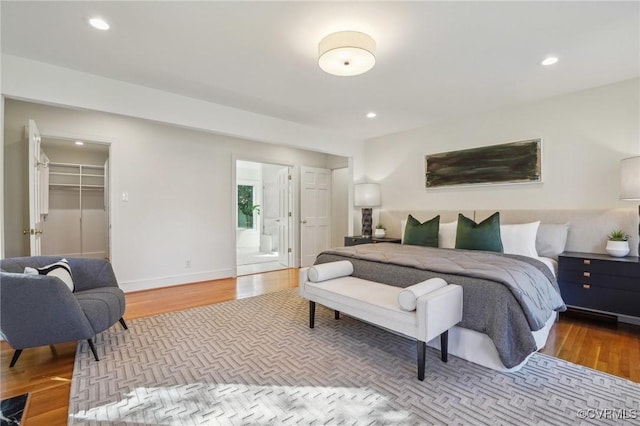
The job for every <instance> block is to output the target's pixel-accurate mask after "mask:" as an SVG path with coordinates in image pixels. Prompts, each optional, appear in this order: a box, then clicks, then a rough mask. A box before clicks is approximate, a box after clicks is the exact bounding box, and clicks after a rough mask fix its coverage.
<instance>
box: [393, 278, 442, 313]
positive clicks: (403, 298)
mask: <svg viewBox="0 0 640 426" xmlns="http://www.w3.org/2000/svg"><path fill="white" fill-rule="evenodd" d="M446 285H447V282H446V281H445V280H443V279H442V278H431V279H428V280H426V281H422V282H420V283H418V284H414V285H412V286H409V287H406V288H405V289H404V290H402V291H401V292H400V293H398V305H400V309H402V310H404V311H409V312H411V311H415V310H416V301H417V299H418V298H419V297H420V296H424V295H425V294H427V293H431V292H432V291H436V290H437V289H439V288H442V287H444V286H446Z"/></svg>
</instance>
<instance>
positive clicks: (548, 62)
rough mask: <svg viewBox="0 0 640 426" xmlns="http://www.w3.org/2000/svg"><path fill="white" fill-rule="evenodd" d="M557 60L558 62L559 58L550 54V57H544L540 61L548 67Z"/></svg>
mask: <svg viewBox="0 0 640 426" xmlns="http://www.w3.org/2000/svg"><path fill="white" fill-rule="evenodd" d="M556 62H558V58H556V57H555V56H549V57H548V58H544V60H543V61H542V62H540V65H544V66H545V67H548V66H549V65H553V64H555V63H556Z"/></svg>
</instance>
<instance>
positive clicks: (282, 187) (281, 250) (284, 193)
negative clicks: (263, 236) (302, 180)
mask: <svg viewBox="0 0 640 426" xmlns="http://www.w3.org/2000/svg"><path fill="white" fill-rule="evenodd" d="M277 185H278V219H277V220H276V221H277V223H278V262H280V263H281V264H283V265H285V266H290V265H291V264H292V263H291V258H290V257H291V244H290V243H289V227H290V226H291V223H290V221H291V207H290V204H289V193H290V189H291V188H290V185H291V174H290V172H289V168H288V167H286V168H282V169H280V170H279V171H278V176H277Z"/></svg>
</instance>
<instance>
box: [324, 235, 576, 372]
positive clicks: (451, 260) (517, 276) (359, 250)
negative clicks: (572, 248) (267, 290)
mask: <svg viewBox="0 0 640 426" xmlns="http://www.w3.org/2000/svg"><path fill="white" fill-rule="evenodd" d="M345 258H348V259H349V260H350V261H351V263H353V267H354V273H353V275H354V276H356V277H358V278H363V279H367V280H371V281H376V282H381V283H384V284H389V285H394V286H398V287H408V286H410V285H413V284H416V283H418V282H420V281H424V280H426V279H429V278H433V277H441V278H443V279H444V280H445V281H447V282H448V283H453V284H459V285H461V286H462V287H463V314H462V322H461V323H460V324H458V325H459V326H461V327H464V328H468V329H471V330H475V331H478V332H481V333H484V334H486V335H488V336H489V337H490V338H491V340H492V341H493V343H494V344H495V346H496V348H497V350H498V354H499V356H500V360H501V361H502V363H503V364H504V365H505V367H507V368H511V367H515V366H516V365H518V364H520V363H521V362H522V361H524V360H525V359H526V357H527V356H528V355H529V354H530V353H532V352H534V351H535V350H536V343H535V340H534V338H533V335H532V334H531V331H535V330H539V329H541V328H542V327H543V326H544V324H545V322H546V321H547V319H548V318H549V316H550V315H551V313H552V312H553V311H564V310H565V309H566V307H565V305H564V302H563V301H562V298H561V297H560V290H559V288H558V284H557V282H556V280H555V278H554V276H553V274H552V273H551V271H549V268H548V267H547V266H546V265H545V264H543V263H542V262H540V261H538V260H536V259H533V258H529V257H525V256H516V255H505V254H501V253H491V252H483V251H475V250H451V249H438V248H431V247H420V246H411V245H401V244H391V243H380V244H364V245H357V246H352V247H340V248H335V249H331V250H327V251H324V252H322V253H320V255H318V258H317V260H316V263H326V262H333V261H336V260H345Z"/></svg>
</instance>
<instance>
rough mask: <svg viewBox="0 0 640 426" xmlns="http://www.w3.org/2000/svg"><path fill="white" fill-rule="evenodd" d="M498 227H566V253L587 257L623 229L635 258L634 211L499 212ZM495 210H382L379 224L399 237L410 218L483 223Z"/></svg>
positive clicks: (636, 253) (598, 250)
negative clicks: (464, 219)
mask: <svg viewBox="0 0 640 426" xmlns="http://www.w3.org/2000/svg"><path fill="white" fill-rule="evenodd" d="M499 211H500V223H502V224H515V223H527V222H534V221H537V220H539V221H540V222H541V223H555V224H563V223H568V224H569V234H568V236H567V244H566V246H565V251H578V252H586V253H606V252H605V250H604V247H605V245H606V242H607V235H608V234H609V233H610V232H611V231H613V230H614V229H622V230H623V231H625V232H626V233H627V234H629V235H631V239H630V240H629V246H630V248H631V252H630V253H629V254H630V255H632V256H638V223H639V221H640V218H639V217H638V210H637V208H619V209H598V210H499ZM495 212H496V210H475V211H474V210H464V211H456V210H444V211H437V210H419V211H408V210H382V211H381V212H380V222H382V223H384V224H385V226H386V228H387V235H388V236H391V237H401V230H400V222H401V221H402V220H404V219H406V218H407V215H409V214H411V215H413V216H414V217H415V218H416V219H418V220H420V221H424V220H427V219H431V218H432V217H434V216H436V215H438V214H439V215H440V222H441V223H442V222H452V221H454V220H456V219H457V217H458V213H462V214H464V215H465V216H467V217H468V218H471V219H474V220H475V221H476V222H479V221H482V220H484V219H486V218H487V217H489V216H490V215H492V214H493V213H495Z"/></svg>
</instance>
